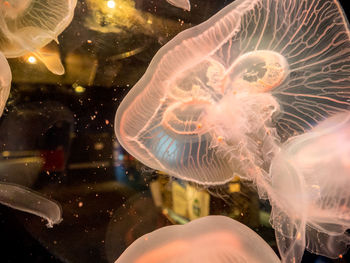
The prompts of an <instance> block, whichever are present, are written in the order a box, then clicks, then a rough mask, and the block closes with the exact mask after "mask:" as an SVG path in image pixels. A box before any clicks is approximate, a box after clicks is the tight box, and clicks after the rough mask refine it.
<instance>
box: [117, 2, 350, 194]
mask: <svg viewBox="0 0 350 263" xmlns="http://www.w3.org/2000/svg"><path fill="white" fill-rule="evenodd" d="M349 94H350V41H349V27H348V23H347V19H346V18H345V17H344V12H343V10H342V9H341V6H340V4H339V3H338V1H336V0H322V1H313V0H299V1H296V0H283V1H282V0H237V1H234V2H233V3H232V4H230V5H228V6H227V7H225V8H224V9H222V10H221V11H220V12H219V13H217V14H216V15H214V16H213V17H212V18H210V19H209V20H207V21H206V22H204V23H202V24H200V25H198V26H196V27H193V28H191V29H188V30H186V31H184V32H182V33H180V34H178V35H177V36H176V37H175V38H174V39H173V40H171V41H170V42H169V43H167V44H166V45H165V46H163V47H162V48H161V49H160V50H159V52H158V53H157V54H156V55H155V57H154V58H153V60H152V62H151V64H150V66H149V67H148V69H147V71H146V73H145V74H144V76H143V77H142V78H141V79H140V80H139V81H138V82H137V83H136V85H135V86H134V87H133V88H132V90H131V91H130V92H129V94H128V95H127V96H126V97H125V99H124V100H123V101H122V103H121V105H120V107H119V108H118V111H117V114H116V121H115V132H116V135H117V138H118V140H119V142H120V143H121V144H122V146H123V147H124V148H125V149H126V150H127V151H128V152H129V153H131V154H132V155H133V156H135V157H136V158H137V159H139V160H140V161H142V162H143V163H144V164H146V165H148V166H150V167H152V168H154V169H158V170H162V171H165V172H167V173H168V174H170V175H172V176H174V177H178V178H181V179H185V180H189V181H193V182H196V183H198V184H202V185H216V184H224V183H226V182H228V181H230V180H232V179H233V177H234V174H235V172H236V173H239V174H240V175H241V176H242V178H244V179H247V180H251V181H253V182H254V183H255V184H256V185H257V187H258V190H259V193H260V196H261V197H266V191H264V189H263V188H264V186H263V184H264V182H266V183H267V184H268V181H269V180H270V178H269V175H268V170H269V165H270V162H271V159H272V158H273V156H274V155H275V153H276V152H278V149H279V147H280V144H281V143H282V142H283V141H286V140H287V139H288V138H289V137H291V136H295V135H298V134H302V133H304V132H306V131H308V130H310V129H312V127H314V126H316V125H317V124H318V123H319V122H320V121H322V120H324V119H325V118H327V117H329V116H332V115H334V114H336V113H337V112H344V111H348V110H349V106H350V95H349Z"/></svg>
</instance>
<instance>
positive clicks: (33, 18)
mask: <svg viewBox="0 0 350 263" xmlns="http://www.w3.org/2000/svg"><path fill="white" fill-rule="evenodd" d="M75 5H76V0H63V1H57V0H50V1H42V0H7V1H4V0H1V1H0V51H1V52H3V53H4V55H5V56H6V57H8V58H13V57H20V56H23V55H25V54H27V53H33V54H34V55H35V56H36V57H37V58H38V59H40V60H41V61H42V62H43V63H44V64H45V65H46V67H47V68H48V69H49V70H50V71H52V72H53V73H55V74H58V75H62V74H63V73H64V68H63V65H62V63H61V61H60V59H59V58H58V57H57V56H55V55H54V54H52V53H48V52H45V51H43V52H41V51H40V50H39V49H40V48H42V47H44V46H46V45H47V44H48V43H49V42H51V41H52V40H55V41H56V42H57V43H58V39H57V36H58V35H59V34H60V33H62V32H63V30H64V29H65V28H66V27H67V26H68V25H69V24H70V22H71V21H72V19H73V15H74V8H75Z"/></svg>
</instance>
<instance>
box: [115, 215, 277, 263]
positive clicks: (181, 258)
mask: <svg viewBox="0 0 350 263" xmlns="http://www.w3.org/2000/svg"><path fill="white" fill-rule="evenodd" d="M172 262H181V263H197V262H201V263H247V262H249V263H275V262H276V263H278V262H280V260H279V259H278V257H277V256H276V254H275V252H274V251H273V250H272V249H271V247H269V245H268V244H267V243H266V242H265V241H264V240H263V239H262V238H261V237H260V236H259V235H258V234H256V233H255V232H254V231H253V230H251V229H250V228H248V227H246V226H245V225H243V224H241V223H239V222H238V221H235V220H233V219H231V218H229V217H224V216H207V217H203V218H200V219H196V220H194V221H192V222H190V223H187V224H185V225H173V226H166V227H163V228H160V229H158V230H155V231H153V232H151V233H149V234H146V235H144V236H142V237H140V238H139V239H137V240H136V241H135V242H134V243H132V244H131V245H130V246H129V247H128V248H127V249H126V250H125V251H124V253H123V254H122V255H121V256H120V257H119V258H118V260H117V261H116V262H115V263H172Z"/></svg>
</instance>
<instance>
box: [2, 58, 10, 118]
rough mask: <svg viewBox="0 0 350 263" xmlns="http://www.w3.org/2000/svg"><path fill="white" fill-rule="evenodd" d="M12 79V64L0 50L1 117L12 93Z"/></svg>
mask: <svg viewBox="0 0 350 263" xmlns="http://www.w3.org/2000/svg"><path fill="white" fill-rule="evenodd" d="M11 80H12V74H11V69H10V66H9V64H8V62H7V60H6V58H5V57H4V55H3V54H2V53H1V52H0V117H1V115H2V113H3V111H4V108H5V105H6V101H7V98H8V96H9V94H10V88H11Z"/></svg>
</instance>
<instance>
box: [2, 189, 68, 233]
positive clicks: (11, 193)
mask: <svg viewBox="0 0 350 263" xmlns="http://www.w3.org/2000/svg"><path fill="white" fill-rule="evenodd" d="M0 203H2V204H4V205H7V206H9V207H11V208H14V209H18V210H20V211H24V212H28V213H31V214H34V215H37V216H40V217H42V218H44V219H46V220H47V225H46V226H47V227H53V225H54V224H58V223H60V222H61V221H62V210H61V207H60V206H59V204H58V203H56V202H54V201H52V200H50V199H48V198H46V197H45V196H43V195H41V194H39V193H37V192H34V191H32V190H29V189H27V188H25V187H22V186H19V185H14V184H7V183H0Z"/></svg>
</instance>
